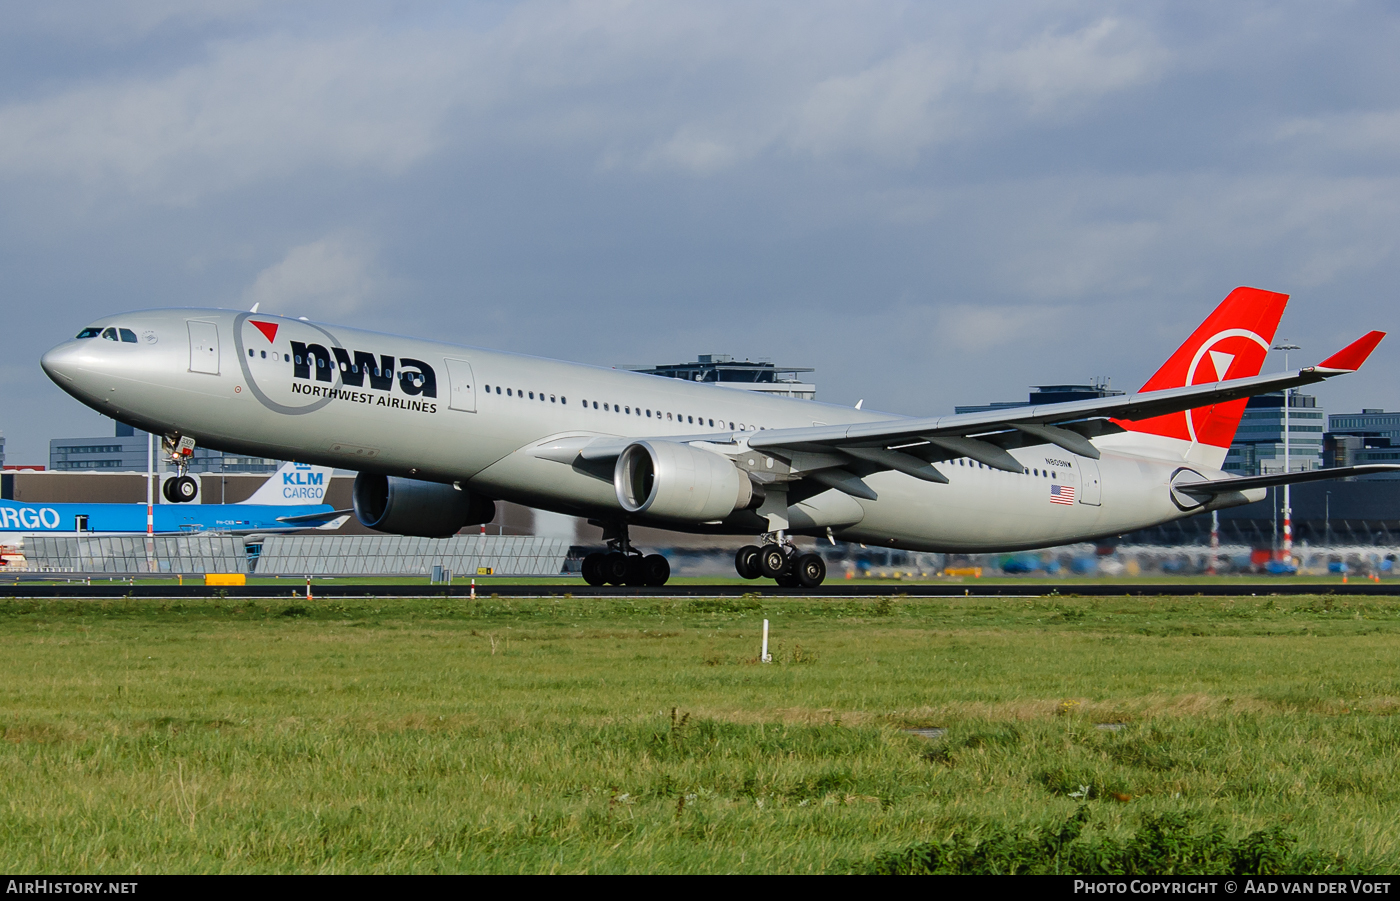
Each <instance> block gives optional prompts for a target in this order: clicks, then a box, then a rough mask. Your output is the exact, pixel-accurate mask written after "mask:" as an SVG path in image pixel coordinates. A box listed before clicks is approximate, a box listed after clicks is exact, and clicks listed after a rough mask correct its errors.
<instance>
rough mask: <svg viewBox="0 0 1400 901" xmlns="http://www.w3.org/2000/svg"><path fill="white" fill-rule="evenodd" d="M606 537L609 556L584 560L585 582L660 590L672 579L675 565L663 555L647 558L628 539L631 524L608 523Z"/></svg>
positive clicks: (602, 555) (649, 555) (604, 534)
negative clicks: (672, 567) (672, 569)
mask: <svg viewBox="0 0 1400 901" xmlns="http://www.w3.org/2000/svg"><path fill="white" fill-rule="evenodd" d="M603 538H604V540H606V541H607V543H608V552H607V553H606V554H589V555H588V556H587V557H584V558H583V580H584V581H585V582H587V583H588V584H589V585H592V586H594V587H599V586H602V585H631V586H646V587H652V588H659V587H660V586H662V585H665V584H666V582H667V580H668V579H670V578H671V564H670V563H669V562H668V561H667V560H666V558H665V557H663V556H661V555H660V554H646V555H643V554H642V552H641V551H639V550H637V549H636V548H634V547H632V542H631V541H630V540H629V539H628V537H627V524H626V523H622V524H621V525H616V524H611V523H609V524H606V525H604V527H603Z"/></svg>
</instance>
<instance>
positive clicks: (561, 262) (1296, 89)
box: [0, 2, 1400, 458]
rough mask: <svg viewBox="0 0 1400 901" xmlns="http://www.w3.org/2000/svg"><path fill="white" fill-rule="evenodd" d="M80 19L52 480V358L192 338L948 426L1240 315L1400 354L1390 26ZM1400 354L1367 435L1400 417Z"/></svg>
mask: <svg viewBox="0 0 1400 901" xmlns="http://www.w3.org/2000/svg"><path fill="white" fill-rule="evenodd" d="M58 9H59V12H58V13H55V14H53V15H52V16H50V17H49V18H48V19H45V20H44V21H43V22H38V24H36V21H37V20H35V19H34V17H33V16H31V17H30V19H29V20H28V21H27V23H25V22H22V23H20V24H19V25H15V24H14V23H13V22H11V23H9V24H8V25H0V38H2V37H5V36H6V35H9V36H10V37H11V38H13V35H14V34H16V33H17V32H16V31H15V29H17V28H18V29H20V30H24V29H28V30H27V31H24V34H23V37H24V38H25V39H26V40H28V41H30V42H37V46H38V47H39V54H40V55H39V56H38V57H36V59H41V62H42V66H41V72H40V74H39V75H36V76H32V77H30V76H27V75H25V74H24V73H23V72H21V73H19V74H20V76H21V77H20V78H19V79H18V81H19V86H18V87H16V86H14V85H15V82H16V79H10V78H7V79H6V82H5V83H6V85H7V87H6V89H5V92H4V93H0V278H4V279H5V284H6V285H7V290H8V291H9V292H10V296H12V297H15V298H18V300H17V301H16V302H15V303H14V309H13V310H7V314H8V315H7V320H6V325H7V337H9V338H10V342H11V344H13V345H15V346H17V347H21V348H23V352H24V353H27V354H28V355H29V357H28V360H29V361H30V365H26V366H17V367H11V368H10V369H7V370H5V372H4V375H3V378H4V379H5V388H6V397H7V399H8V400H7V407H6V410H5V411H4V412H5V413H7V414H8V416H7V417H6V421H3V422H0V428H4V429H5V430H6V434H7V439H8V440H9V442H10V447H11V448H14V449H16V453H19V452H20V451H19V449H22V448H24V447H26V446H27V445H26V444H25V442H26V441H29V442H31V443H30V444H29V445H28V446H30V447H32V448H34V454H39V453H40V450H41V449H42V447H43V446H44V445H43V440H41V439H44V440H46V439H47V437H48V436H49V435H58V434H67V433H72V432H73V431H74V430H79V429H86V428H88V427H89V426H88V424H87V423H88V418H85V417H88V414H86V413H84V412H83V411H82V409H81V408H79V407H77V405H76V404H74V403H73V402H71V401H69V400H67V399H65V398H64V397H63V396H62V395H61V394H59V393H58V392H57V389H56V388H54V387H53V386H51V385H49V384H47V383H46V382H45V380H44V379H43V376H42V374H41V373H39V372H38V369H37V366H35V365H32V364H33V361H34V360H36V359H37V356H38V354H39V353H41V352H42V350H43V349H45V348H46V347H47V346H48V344H49V343H52V342H54V341H57V340H60V339H61V338H63V337H66V336H67V335H69V334H72V333H73V331H74V330H75V329H76V328H77V327H79V326H81V325H82V324H84V323H85V321H86V320H87V319H88V318H90V317H94V316H96V315H99V314H104V313H110V312H112V311H113V310H116V309H130V308H134V307H147V306H153V305H175V304H196V305H200V304H209V305H212V304H223V305H229V306H242V307H243V308H245V309H246V308H247V307H249V306H251V305H252V303H253V302H255V301H256V302H261V303H262V305H263V306H262V309H266V310H272V311H278V312H287V313H290V314H292V315H308V316H319V317H323V318H327V319H330V320H335V319H337V318H352V319H353V322H354V324H357V325H365V326H368V327H377V328H385V329H392V330H395V331H401V332H410V333H416V334H432V335H441V336H444V337H446V338H448V339H449V340H458V341H462V342H464V343H476V344H483V345H487V346H498V347H503V348H506V349H512V350H519V351H524V352H529V353H538V354H542V355H549V356H558V357H564V358H572V359H582V360H585V361H587V362H596V363H605V364H607V363H617V362H634V361H635V362H662V361H665V360H669V359H676V358H679V357H681V356H686V355H689V354H693V353H697V352H709V351H719V352H731V353H736V354H739V355H743V354H750V355H753V356H759V355H768V356H772V357H775V358H777V359H779V360H780V361H782V362H788V363H793V364H805V365H816V366H818V367H819V368H820V372H818V374H817V380H818V383H819V386H820V392H821V396H822V397H824V398H827V399H831V400H839V401H845V402H848V403H853V402H854V401H855V400H856V399H857V398H858V397H861V396H864V397H866V398H867V406H874V407H880V408H884V409H893V410H899V411H904V412H912V413H917V412H931V413H932V412H940V411H946V410H948V409H951V407H952V406H953V405H954V404H955V403H964V402H975V401H983V400H991V399H1008V398H1014V397H1023V396H1024V393H1025V386H1026V385H1028V384H1031V383H1037V382H1043V381H1046V382H1048V381H1060V380H1068V379H1081V378H1087V377H1088V376H1089V375H1090V374H1093V373H1098V374H1109V375H1113V376H1114V377H1115V383H1116V384H1119V385H1121V386H1126V387H1136V385H1137V384H1140V383H1141V382H1142V381H1143V380H1145V379H1146V377H1147V376H1148V375H1150V374H1151V372H1152V370H1154V369H1155V368H1156V366H1157V365H1158V364H1159V363H1160V361H1161V360H1162V359H1164V358H1165V356H1166V355H1167V354H1169V353H1170V352H1171V350H1172V349H1173V348H1174V347H1175V346H1176V345H1177V344H1178V343H1179V342H1180V341H1181V340H1182V339H1183V338H1184V337H1185V335H1186V334H1187V333H1189V331H1190V329H1191V328H1192V327H1194V325H1195V323H1196V322H1197V321H1199V318H1200V317H1202V316H1204V315H1205V314H1206V313H1207V312H1208V311H1209V309H1210V308H1211V306H1213V305H1214V304H1215V303H1216V302H1218V301H1219V299H1220V298H1221V297H1223V296H1224V295H1225V293H1226V292H1228V291H1229V290H1230V289H1231V288H1233V287H1234V286H1236V285H1238V284H1257V285H1259V286H1260V287H1265V288H1273V289H1276V290H1283V291H1290V292H1293V293H1294V294H1295V298H1296V299H1295V302H1294V305H1293V307H1292V309H1290V311H1289V313H1288V315H1287V318H1286V319H1285V330H1286V331H1289V332H1291V333H1292V334H1293V335H1294V336H1295V337H1296V336H1303V335H1306V341H1305V342H1304V343H1306V344H1307V350H1308V352H1309V353H1311V352H1312V351H1313V350H1314V349H1315V350H1316V351H1317V352H1319V353H1324V352H1327V351H1329V350H1331V349H1333V346H1339V345H1340V344H1341V343H1343V342H1345V341H1346V340H1350V338H1352V337H1355V335H1356V334H1358V333H1359V332H1360V331H1364V329H1365V328H1369V327H1378V328H1392V327H1393V326H1394V325H1395V323H1394V322H1392V320H1393V319H1395V316H1396V314H1395V313H1394V309H1395V307H1394V302H1393V299H1392V296H1391V295H1392V294H1393V288H1392V286H1393V285H1394V284H1395V283H1396V281H1397V278H1398V277H1400V271H1397V270H1400V261H1398V260H1397V256H1396V249H1395V241H1396V239H1395V238H1394V237H1393V236H1394V235H1397V234H1400V194H1398V193H1397V182H1396V178H1397V175H1396V172H1395V166H1394V164H1395V149H1396V144H1397V126H1396V122H1397V116H1400V113H1397V112H1396V111H1397V110H1400V104H1397V103H1396V101H1395V99H1394V98H1395V96H1397V94H1396V89H1397V88H1400V64H1397V63H1396V62H1394V59H1395V55H1394V53H1393V46H1394V37H1395V35H1396V34H1397V32H1400V16H1398V15H1396V14H1395V13H1393V12H1392V11H1390V10H1389V9H1388V8H1387V7H1384V6H1381V5H1374V4H1366V3H1362V4H1351V5H1346V6H1319V5H1315V4H1303V3H1296V4H1283V5H1275V4H1270V5H1254V6H1251V5H1245V6H1243V7H1240V6H1228V5H1225V6H1222V5H1219V4H1211V5H1205V4H1202V5H1194V6H1193V5H1192V4H1190V3H1185V4H1181V3H1173V4H1152V3H1147V4H1141V3H1135V4H1107V5H1093V6H1088V5H1084V4H1080V3H1069V2H1067V3H1051V4H1033V5H1032V4H1023V3H1000V4H983V5H977V6H972V5H966V4H946V5H936V4H922V3H909V4H900V3H890V4H880V5H866V4H842V3H813V4H802V5H792V4H765V3H733V4H724V3H705V4H694V3H688V4H687V3H518V4H500V5H496V4H491V5H474V6H457V5H452V4H443V5H431V4H428V5H421V6H408V7H393V8H392V9H390V8H388V7H380V6H377V5H374V4H354V3H350V4H337V5H334V6H332V5H325V6H316V5H310V6H307V5H297V6H295V7H293V6H288V5H283V4H266V5H259V4H252V5H251V6H249V7H247V8H243V7H241V6H240V5H239V4H237V3H234V4H218V3H215V4H211V5H209V6H203V7H194V6H191V7H188V8H187V11H186V10H181V9H176V8H175V7H171V6H164V7H160V6H140V7H139V8H123V7H104V12H103V13H102V15H103V16H106V17H107V20H106V21H107V24H105V25H102V26H101V27H98V28H94V27H91V26H89V25H86V24H83V23H79V22H77V21H72V22H65V20H63V18H62V16H63V15H64V13H63V9H64V8H62V7H59V8H58ZM69 9H78V8H77V7H71V8H69ZM73 15H74V16H76V15H77V13H74V14H73ZM7 28H8V29H9V31H6V30H5V29H7ZM153 48H154V49H153ZM0 49H3V48H0ZM3 65H4V63H0V66H3ZM11 71H14V70H13V68H12V69H6V70H5V72H11ZM0 74H3V73H0ZM26 79H28V80H26ZM279 307H280V309H279ZM1387 346H1388V345H1382V348H1381V352H1380V353H1378V354H1377V356H1376V359H1375V360H1373V361H1372V363H1371V364H1368V367H1367V370H1366V371H1364V372H1363V373H1362V374H1360V375H1358V376H1356V377H1353V378H1351V379H1348V380H1338V384H1337V385H1336V386H1335V387H1333V386H1329V387H1328V389H1327V390H1329V391H1336V392H1340V393H1338V394H1337V395H1336V397H1337V398H1338V399H1339V400H1338V403H1342V400H1341V399H1345V398H1352V397H1353V396H1354V397H1355V402H1354V403H1352V401H1350V400H1348V401H1347V404H1351V405H1355V406H1359V405H1361V403H1362V402H1364V403H1365V405H1366V406H1395V405H1397V404H1400V396H1397V394H1396V389H1395V388H1394V387H1393V386H1394V385H1395V384H1396V383H1397V379H1400V364H1397V363H1395V362H1393V361H1394V360H1397V359H1400V354H1392V353H1391V352H1390V351H1388V350H1387V349H1386V348H1387ZM1344 382H1345V383H1344ZM1351 385H1355V386H1357V387H1356V388H1354V389H1353V388H1351V387H1349V386H1351ZM1352 391H1355V392H1357V393H1356V394H1355V395H1352V394H1351V393H1350V392H1352ZM1344 405H1345V404H1344ZM89 418H90V417H89ZM25 435H32V436H33V437H32V438H27V437H24V436H25ZM26 453H27V452H26ZM30 456H31V457H32V456H33V455H30ZM36 458H41V457H36Z"/></svg>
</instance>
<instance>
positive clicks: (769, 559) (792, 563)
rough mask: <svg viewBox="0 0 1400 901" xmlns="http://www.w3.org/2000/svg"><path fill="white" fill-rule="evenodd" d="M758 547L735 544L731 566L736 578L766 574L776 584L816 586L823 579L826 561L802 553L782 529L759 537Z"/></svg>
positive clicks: (753, 577) (814, 555) (785, 586)
mask: <svg viewBox="0 0 1400 901" xmlns="http://www.w3.org/2000/svg"><path fill="white" fill-rule="evenodd" d="M762 540H764V541H765V542H766V543H765V544H764V545H763V546H762V547H757V546H755V545H752V544H748V545H744V546H743V547H741V548H739V551H738V553H736V554H735V555H734V569H735V571H736V572H738V573H739V576H740V578H744V579H757V578H759V577H760V576H764V577H767V578H769V579H772V580H774V581H775V582H777V583H778V587H780V588H816V587H817V586H818V585H820V584H821V583H822V582H823V581H824V580H825V579H826V561H825V560H823V559H822V558H821V556H820V555H819V554H803V553H800V552H799V551H798V549H797V546H796V545H794V544H793V543H792V539H790V538H788V537H786V536H785V535H784V534H783V533H782V532H776V533H769V534H767V535H764V536H763V537H762Z"/></svg>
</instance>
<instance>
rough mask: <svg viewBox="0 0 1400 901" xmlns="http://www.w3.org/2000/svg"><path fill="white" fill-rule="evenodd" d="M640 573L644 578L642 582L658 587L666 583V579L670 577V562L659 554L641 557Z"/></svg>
mask: <svg viewBox="0 0 1400 901" xmlns="http://www.w3.org/2000/svg"><path fill="white" fill-rule="evenodd" d="M642 575H643V577H644V578H645V580H646V581H645V582H644V583H643V584H645V585H650V586H652V587H653V588H660V587H661V586H662V585H665V584H666V580H667V579H669V578H671V563H670V561H668V560H667V559H666V558H665V557H663V556H661V555H660V554H651V555H649V556H646V557H643V558H642Z"/></svg>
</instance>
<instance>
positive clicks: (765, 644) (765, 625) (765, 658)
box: [758, 619, 773, 663]
mask: <svg viewBox="0 0 1400 901" xmlns="http://www.w3.org/2000/svg"><path fill="white" fill-rule="evenodd" d="M758 659H760V660H762V661H763V662H764V663H772V662H773V658H772V657H771V656H769V654H768V620H766V619H765V620H764V621H763V653H762V654H760V655H759V658H758Z"/></svg>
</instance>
